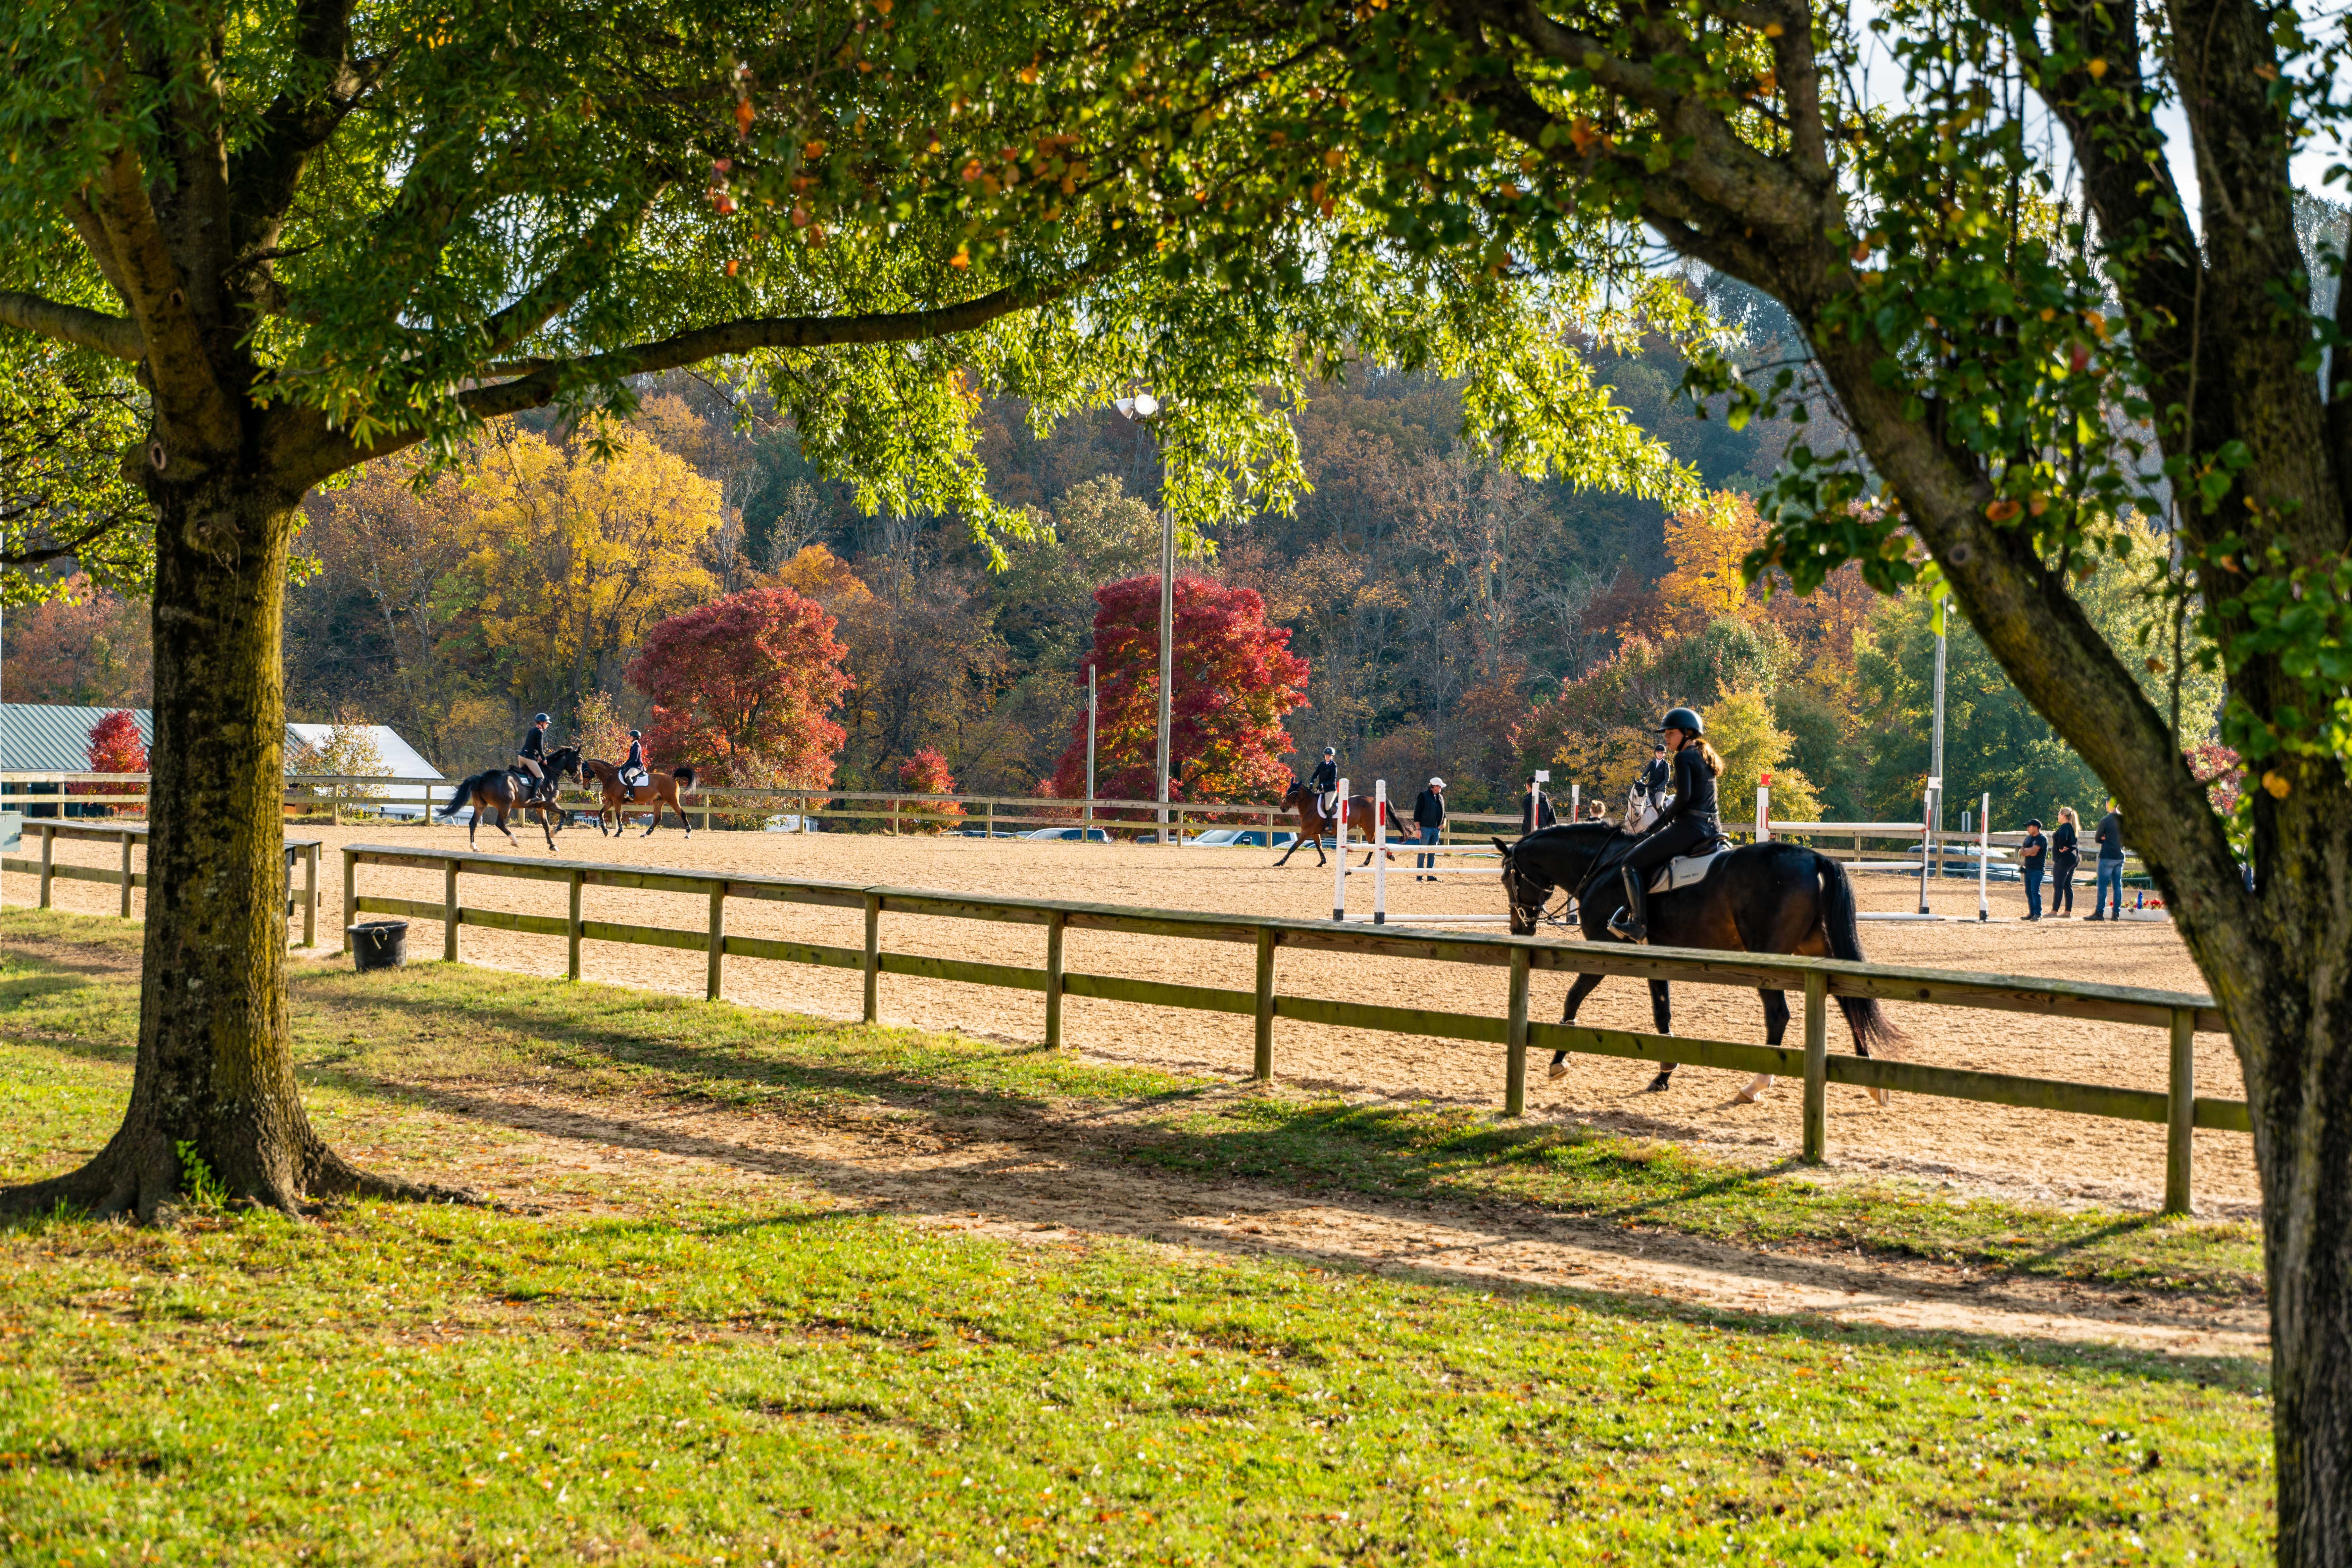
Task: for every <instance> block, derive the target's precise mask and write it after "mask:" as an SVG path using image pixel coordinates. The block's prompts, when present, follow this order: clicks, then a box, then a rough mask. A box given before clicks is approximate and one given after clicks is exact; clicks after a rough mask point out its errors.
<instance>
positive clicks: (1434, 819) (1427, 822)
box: [1412, 778, 1445, 882]
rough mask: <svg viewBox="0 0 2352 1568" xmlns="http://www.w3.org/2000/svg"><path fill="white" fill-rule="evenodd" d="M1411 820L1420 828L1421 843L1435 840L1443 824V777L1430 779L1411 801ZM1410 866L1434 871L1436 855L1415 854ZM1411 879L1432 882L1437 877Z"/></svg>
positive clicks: (1432, 842) (1420, 869)
mask: <svg viewBox="0 0 2352 1568" xmlns="http://www.w3.org/2000/svg"><path fill="white" fill-rule="evenodd" d="M1412 821H1413V826H1416V827H1418V828H1420V829H1421V841H1422V842H1423V844H1434V843H1436V842H1437V835H1438V831H1439V830H1440V829H1441V828H1443V827H1444V826H1445V781H1444V779H1440V778H1433V779H1431V780H1430V781H1429V787H1428V788H1427V789H1425V790H1423V791H1422V792H1421V794H1420V795H1418V796H1417V797H1415V799H1414V800H1413V803H1412ZM1412 868H1413V869H1414V870H1415V871H1434V870H1436V869H1437V857H1436V856H1434V855H1416V856H1414V857H1413V859H1412ZM1413 880H1414V881H1416V882H1434V881H1436V880H1437V879H1436V878H1435V877H1415V878H1413Z"/></svg>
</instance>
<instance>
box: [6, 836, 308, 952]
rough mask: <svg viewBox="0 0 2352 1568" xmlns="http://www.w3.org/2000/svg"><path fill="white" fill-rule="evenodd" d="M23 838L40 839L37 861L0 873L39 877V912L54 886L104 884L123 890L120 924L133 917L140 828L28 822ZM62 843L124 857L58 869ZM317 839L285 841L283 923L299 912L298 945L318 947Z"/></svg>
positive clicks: (140, 878) (140, 882) (139, 877)
mask: <svg viewBox="0 0 2352 1568" xmlns="http://www.w3.org/2000/svg"><path fill="white" fill-rule="evenodd" d="M25 831H26V833H30V834H35V835H37V836H38V837H39V838H40V840H41V855H40V858H38V859H37V860H34V859H26V858H21V857H16V856H10V857H6V858H0V871H24V872H28V873H30V874H32V875H34V876H37V877H38V878H39V879H41V880H40V895H39V897H38V899H37V900H36V902H35V907H36V908H37V909H44V910H46V909H47V908H49V906H50V889H51V888H52V887H53V886H54V885H55V884H56V883H57V882H58V881H60V880H63V881H68V882H103V883H107V884H110V885H111V886H115V887H119V888H121V889H122V902H121V907H120V908H119V909H118V910H116V913H118V914H120V915H121V917H122V918H123V919H124V920H129V919H130V918H131V889H133V888H143V887H146V886H147V885H148V884H147V873H146V872H144V871H134V870H132V869H131V847H133V846H134V845H136V846H140V847H144V846H145V844H146V842H147V828H146V826H145V825H143V824H135V823H123V824H120V825H114V826H105V827H100V826H96V825H94V824H90V823H81V822H28V823H26V824H25ZM60 838H70V839H81V840H90V841H96V842H98V843H101V844H117V845H120V846H121V849H122V858H121V863H120V865H118V866H112V867H108V866H74V865H61V864H59V863H58V839H60ZM325 842H326V841H325V840H324V839H320V838H289V839H288V840H286V894H287V897H286V901H287V906H288V908H287V918H288V919H289V920H291V919H292V918H293V916H294V913H295V910H296V909H297V908H298V907H299V910H300V912H301V915H302V945H303V946H304V947H316V946H317V945H318V944H319V848H320V845H322V844H323V843H325ZM298 861H299V863H300V865H301V867H302V891H301V893H300V894H299V896H298V895H297V894H296V893H295V892H294V868H295V865H296V863H297V862H298Z"/></svg>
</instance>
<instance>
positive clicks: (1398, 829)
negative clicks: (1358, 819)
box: [1381, 800, 1421, 838]
mask: <svg viewBox="0 0 2352 1568" xmlns="http://www.w3.org/2000/svg"><path fill="white" fill-rule="evenodd" d="M1381 804H1382V805H1384V806H1386V807H1387V808H1388V814H1389V831H1390V832H1391V833H1394V834H1397V835H1400V836H1401V837H1405V838H1418V837H1421V834H1420V832H1419V830H1417V829H1415V828H1411V827H1407V826H1405V823H1404V818H1403V817H1402V816H1398V815H1397V814H1396V802H1394V801H1392V800H1391V801H1383V802H1382V803H1381Z"/></svg>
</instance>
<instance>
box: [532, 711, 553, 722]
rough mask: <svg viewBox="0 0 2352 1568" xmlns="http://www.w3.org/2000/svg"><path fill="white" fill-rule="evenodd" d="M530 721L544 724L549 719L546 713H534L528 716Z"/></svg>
mask: <svg viewBox="0 0 2352 1568" xmlns="http://www.w3.org/2000/svg"><path fill="white" fill-rule="evenodd" d="M530 721H531V722H532V723H534V724H544V723H547V722H548V721H549V720H548V717H547V715H546V714H544V713H534V714H532V715H531V716H530Z"/></svg>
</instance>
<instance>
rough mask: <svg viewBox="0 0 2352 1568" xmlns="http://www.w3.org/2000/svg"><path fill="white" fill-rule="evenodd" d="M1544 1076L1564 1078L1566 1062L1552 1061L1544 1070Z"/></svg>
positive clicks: (1566, 1073)
mask: <svg viewBox="0 0 2352 1568" xmlns="http://www.w3.org/2000/svg"><path fill="white" fill-rule="evenodd" d="M1544 1076H1545V1077H1546V1078H1566V1077H1567V1076H1568V1064H1567V1063H1566V1062H1554V1063H1552V1064H1551V1067H1550V1068H1549V1069H1548V1070H1547V1071H1546V1072H1545V1074H1544Z"/></svg>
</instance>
